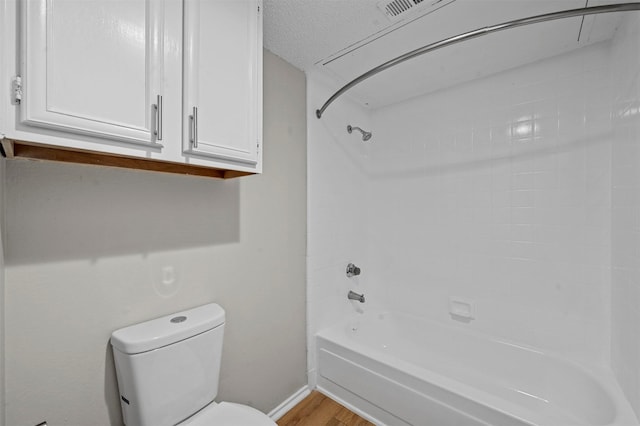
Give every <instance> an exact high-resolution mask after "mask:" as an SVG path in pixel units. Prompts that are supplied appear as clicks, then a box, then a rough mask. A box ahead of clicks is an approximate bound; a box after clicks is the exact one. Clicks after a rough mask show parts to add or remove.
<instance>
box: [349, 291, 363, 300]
mask: <svg viewBox="0 0 640 426" xmlns="http://www.w3.org/2000/svg"><path fill="white" fill-rule="evenodd" d="M347 297H348V298H349V300H357V301H358V302H360V303H364V294H358V293H356V292H354V291H352V290H349V295H348V296H347Z"/></svg>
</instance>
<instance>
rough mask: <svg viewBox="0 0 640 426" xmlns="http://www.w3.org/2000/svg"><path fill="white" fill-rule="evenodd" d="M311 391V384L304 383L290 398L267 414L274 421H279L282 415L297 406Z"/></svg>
mask: <svg viewBox="0 0 640 426" xmlns="http://www.w3.org/2000/svg"><path fill="white" fill-rule="evenodd" d="M310 393H311V389H309V386H308V385H304V386H303V387H301V388H300V389H298V390H297V391H295V392H294V393H293V395H291V396H290V397H289V398H287V399H285V400H284V402H283V403H282V404H280V405H278V406H277V407H276V408H274V409H273V410H271V411H270V412H269V414H267V416H269V417H270V418H271V420H273V421H274V422H275V421H278V419H280V417H282V416H284V415H285V414H287V412H289V410H291V409H292V408H293V407H295V406H296V404H298V403H299V402H300V401H302V400H303V399H305V398H306V397H307V396H308V395H309V394H310Z"/></svg>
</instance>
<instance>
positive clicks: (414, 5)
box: [378, 0, 451, 22]
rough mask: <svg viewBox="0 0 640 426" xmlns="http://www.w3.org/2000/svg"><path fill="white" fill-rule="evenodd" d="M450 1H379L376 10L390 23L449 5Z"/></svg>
mask: <svg viewBox="0 0 640 426" xmlns="http://www.w3.org/2000/svg"><path fill="white" fill-rule="evenodd" d="M450 2H451V0H448V1H447V0H393V1H381V2H380V3H378V9H380V11H381V12H382V13H384V15H385V16H386V17H387V19H389V20H390V21H392V22H395V21H398V20H400V19H403V18H404V17H405V16H406V15H410V14H412V13H413V12H417V11H418V10H422V9H425V8H432V7H433V8H435V7H437V6H444V5H445V4H447V3H450Z"/></svg>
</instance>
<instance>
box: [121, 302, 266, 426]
mask: <svg viewBox="0 0 640 426" xmlns="http://www.w3.org/2000/svg"><path fill="white" fill-rule="evenodd" d="M223 336H224V310H223V309H222V308H221V307H220V306H219V305H217V304H215V303H211V304H209V305H204V306H200V307H198V308H194V309H190V310H188V311H184V312H180V313H177V314H173V315H168V316H166V317H162V318H158V319H154V320H151V321H147V322H143V323H140V324H136V325H133V326H131V327H126V328H123V329H120V330H117V331H115V332H113V334H112V335H111V345H112V346H113V355H114V359H115V364H116V374H117V377H118V388H119V389H120V404H121V405H122V417H123V420H124V423H125V424H126V425H127V426H174V425H180V426H205V425H206V426H253V425H255V426H274V425H275V423H274V422H273V421H272V420H271V419H270V418H269V417H267V416H266V415H265V414H263V413H261V412H260V411H258V410H256V409H254V408H251V407H248V406H246V405H241V404H232V403H229V402H221V403H216V402H214V401H213V400H214V398H215V397H216V395H217V394H218V379H219V374H220V358H221V355H222V339H223Z"/></svg>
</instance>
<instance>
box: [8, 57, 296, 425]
mask: <svg viewBox="0 0 640 426" xmlns="http://www.w3.org/2000/svg"><path fill="white" fill-rule="evenodd" d="M264 66H265V69H264V102H265V104H264V114H265V115H264V146H265V152H264V173H263V174H262V175H259V176H251V177H246V178H239V179H234V180H229V181H221V180H215V179H207V178H197V177H186V176H177V175H169V174H160V173H151V172H141V171H133V170H123V169H111V168H100V167H92V166H82V165H71V164H58V163H46V162H30V161H20V160H15V161H11V162H9V163H8V164H7V181H8V184H7V197H6V199H7V203H6V214H7V240H6V303H5V308H6V343H7V345H6V365H7V369H6V389H7V396H6V398H7V424H10V425H34V424H37V423H39V422H40V421H44V420H47V421H48V422H49V424H55V425H74V426H75V425H106V424H112V425H119V424H121V417H120V408H119V398H118V394H117V384H116V381H115V374H114V368H113V359H112V355H111V348H110V346H109V337H110V334H111V332H112V331H113V330H115V329H118V328H120V327H123V326H126V325H130V324H133V323H137V322H140V321H143V320H147V319H151V318H154V317H158V316H162V315H165V314H169V313H172V312H176V311H179V310H183V309H186V308H190V307H193V306H198V305H201V304H204V303H208V302H211V301H215V302H218V303H220V304H221V305H222V306H223V307H224V308H225V309H226V311H227V324H226V329H225V331H226V334H225V343H224V353H223V359H222V371H221V383H220V393H219V395H218V399H221V400H227V401H236V402H242V403H248V404H250V405H253V406H255V407H257V408H259V409H261V410H263V411H268V410H270V409H272V408H274V407H275V406H276V405H278V404H280V403H281V402H282V401H283V400H284V399H286V398H287V397H289V396H290V395H291V394H293V393H294V392H295V391H297V390H298V389H300V388H301V387H302V386H304V385H305V384H306V383H307V378H306V351H305V348H306V335H305V331H306V329H305V260H306V257H305V255H306V253H305V251H306V250H305V248H306V141H305V138H306V121H305V116H304V110H305V105H306V100H305V96H306V93H305V91H306V88H305V77H304V74H303V73H302V72H300V71H299V70H297V69H295V68H293V67H292V66H291V65H289V64H287V63H286V62H284V61H282V60H280V59H279V58H277V57H276V56H275V55H272V54H270V53H268V52H265V57H264Z"/></svg>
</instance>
